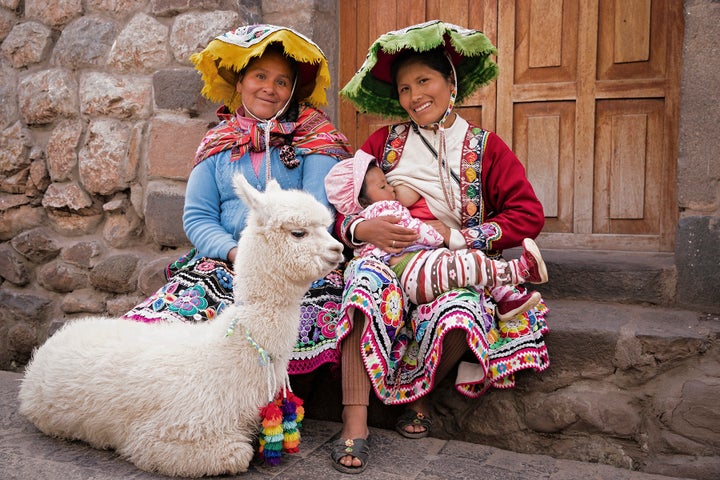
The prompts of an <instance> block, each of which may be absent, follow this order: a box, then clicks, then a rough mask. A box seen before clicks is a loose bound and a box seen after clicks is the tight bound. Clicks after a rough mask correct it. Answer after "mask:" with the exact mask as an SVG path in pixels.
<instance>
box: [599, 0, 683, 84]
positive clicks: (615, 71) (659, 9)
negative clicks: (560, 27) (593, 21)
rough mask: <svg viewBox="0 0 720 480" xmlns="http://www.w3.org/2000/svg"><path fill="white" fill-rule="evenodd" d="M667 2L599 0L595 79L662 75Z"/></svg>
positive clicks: (664, 58) (666, 28) (667, 27)
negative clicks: (596, 70)
mask: <svg viewBox="0 0 720 480" xmlns="http://www.w3.org/2000/svg"><path fill="white" fill-rule="evenodd" d="M668 1H673V0H660V1H658V0H655V1H651V0H601V1H600V4H599V8H600V16H599V23H598V62H597V64H598V72H597V76H598V80H625V79H646V80H649V79H664V78H665V71H666V68H665V61H666V52H667V39H668V30H669V29H670V24H669V23H668V18H667V11H668V8H667V2H668Z"/></svg>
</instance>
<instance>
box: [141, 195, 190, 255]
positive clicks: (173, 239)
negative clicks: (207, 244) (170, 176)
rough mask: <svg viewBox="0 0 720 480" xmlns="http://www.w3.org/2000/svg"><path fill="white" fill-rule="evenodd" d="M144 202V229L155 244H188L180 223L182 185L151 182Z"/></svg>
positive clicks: (183, 196)
mask: <svg viewBox="0 0 720 480" xmlns="http://www.w3.org/2000/svg"><path fill="white" fill-rule="evenodd" d="M144 203H145V229H146V231H147V233H148V234H149V235H150V237H151V238H152V240H153V241H154V242H155V243H156V244H157V245H160V246H166V247H179V246H181V245H188V243H189V242H188V240H187V236H186V235H185V231H184V230H183V225H182V214H183V206H184V203H185V186H184V185H177V184H169V183H163V182H151V183H150V184H149V185H148V188H147V192H146V196H145V202H144Z"/></svg>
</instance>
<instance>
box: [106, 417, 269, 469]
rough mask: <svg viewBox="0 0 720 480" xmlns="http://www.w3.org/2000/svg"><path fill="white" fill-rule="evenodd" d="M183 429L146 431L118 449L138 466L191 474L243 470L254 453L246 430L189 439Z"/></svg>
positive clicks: (209, 433)
mask: <svg viewBox="0 0 720 480" xmlns="http://www.w3.org/2000/svg"><path fill="white" fill-rule="evenodd" d="M183 430H184V429H183V428H180V429H179V432H175V433H173V432H171V431H170V429H165V431H164V432H163V433H164V435H163V436H159V435H147V434H145V435H143V436H142V438H141V439H139V440H138V441H136V442H132V443H131V444H129V445H127V446H126V447H125V448H120V449H118V451H119V453H120V454H121V455H122V456H124V457H125V458H127V459H128V460H129V461H130V462H132V463H133V464H135V465H136V466H137V467H138V468H140V469H141V470H145V471H149V472H157V473H160V474H162V475H168V476H179V477H193V478H194V477H202V476H214V475H224V474H237V473H242V472H246V471H247V469H248V467H249V465H250V462H251V461H252V459H253V456H254V455H255V451H254V449H253V445H252V438H250V437H249V436H247V435H246V432H241V431H235V432H227V431H226V432H222V434H220V435H218V433H217V432H212V433H211V432H206V436H204V438H202V439H198V438H193V439H188V438H187V437H186V436H185V435H184V434H183V433H181V432H182V431H183Z"/></svg>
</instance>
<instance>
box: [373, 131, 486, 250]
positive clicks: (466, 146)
mask: <svg viewBox="0 0 720 480" xmlns="http://www.w3.org/2000/svg"><path fill="white" fill-rule="evenodd" d="M388 128H389V131H390V133H389V135H388V139H387V142H386V143H385V149H384V151H383V158H382V160H381V162H380V166H381V168H382V169H383V171H384V172H386V173H387V172H389V171H390V170H392V169H393V168H395V166H396V165H397V162H398V161H399V160H400V158H401V157H402V152H403V149H404V148H405V142H406V141H407V138H408V134H409V133H410V124H409V123H407V122H406V123H398V124H395V125H390V126H389V127H388ZM489 133H490V132H488V131H487V130H483V129H482V128H480V127H477V126H474V125H472V124H470V126H469V127H468V129H467V132H466V133H465V140H464V142H463V146H462V153H461V158H460V224H461V225H462V227H463V231H462V234H463V236H464V237H465V241H466V243H467V245H468V246H469V247H470V248H477V249H482V250H485V249H486V248H487V246H488V243H489V242H488V241H489V240H491V238H488V237H487V233H489V232H485V233H483V232H481V229H480V228H479V227H481V225H482V224H483V222H484V220H485V203H484V202H483V198H482V183H481V182H482V179H481V178H482V159H483V155H484V153H485V145H486V143H487V139H488V135H489ZM491 236H493V237H494V236H495V235H492V234H491Z"/></svg>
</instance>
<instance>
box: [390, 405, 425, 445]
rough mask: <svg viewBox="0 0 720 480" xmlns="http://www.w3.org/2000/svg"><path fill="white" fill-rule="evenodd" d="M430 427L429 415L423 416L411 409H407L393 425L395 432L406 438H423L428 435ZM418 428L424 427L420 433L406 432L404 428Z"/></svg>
mask: <svg viewBox="0 0 720 480" xmlns="http://www.w3.org/2000/svg"><path fill="white" fill-rule="evenodd" d="M431 425H432V418H430V415H424V414H422V413H420V412H416V411H415V410H413V409H412V408H408V409H407V410H405V412H403V414H402V415H400V417H398V420H397V423H396V424H395V430H397V432H398V433H399V434H400V435H402V436H403V437H406V438H424V437H427V436H428V435H429V434H430V426H431ZM409 426H419V427H424V428H425V430H423V431H422V432H408V431H407V430H405V427H409Z"/></svg>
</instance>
